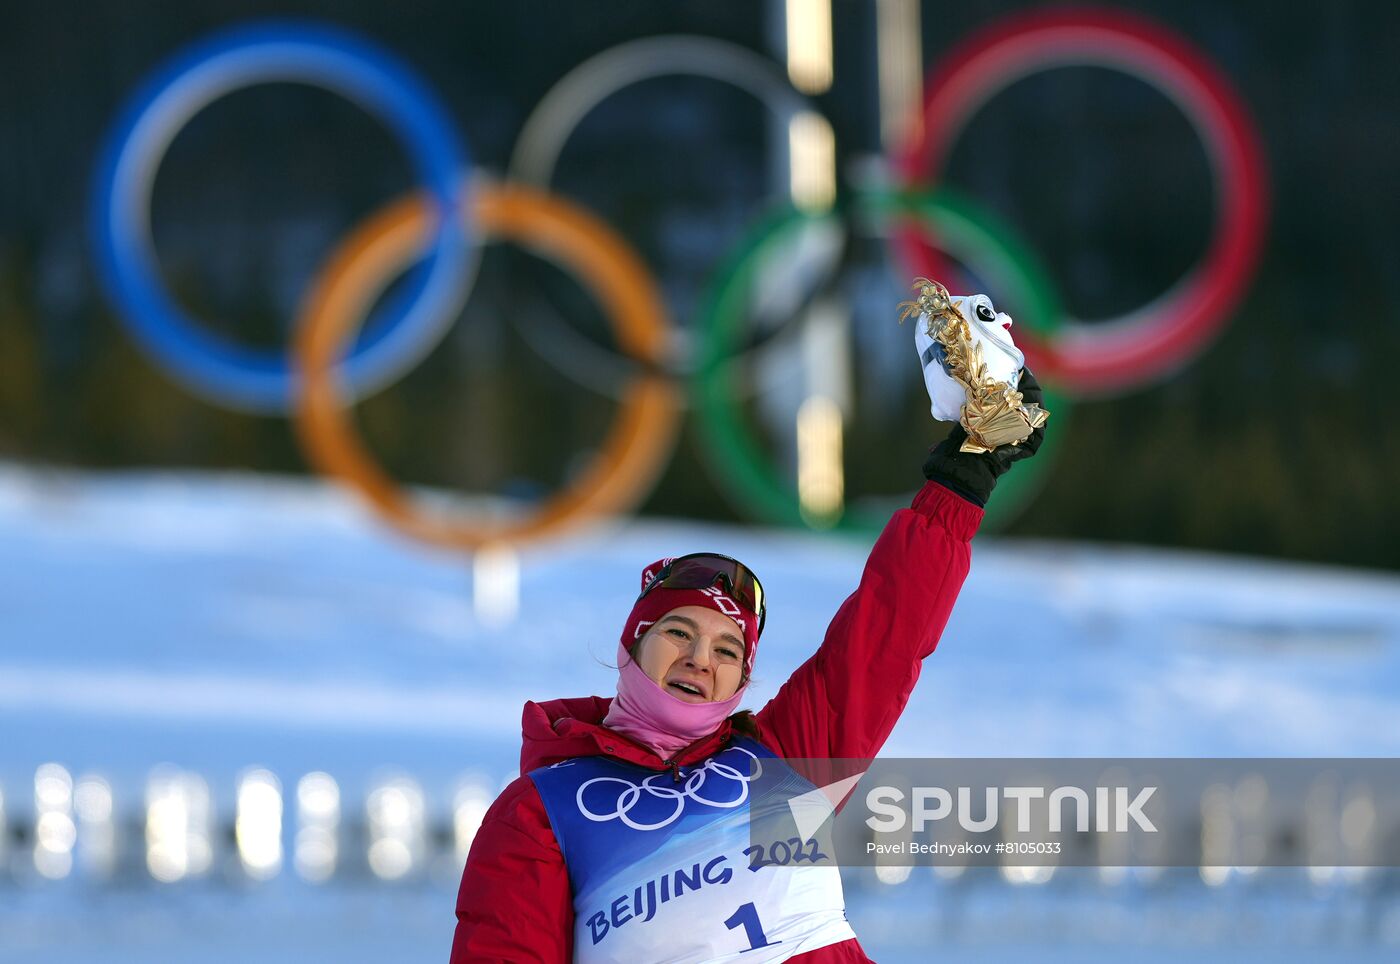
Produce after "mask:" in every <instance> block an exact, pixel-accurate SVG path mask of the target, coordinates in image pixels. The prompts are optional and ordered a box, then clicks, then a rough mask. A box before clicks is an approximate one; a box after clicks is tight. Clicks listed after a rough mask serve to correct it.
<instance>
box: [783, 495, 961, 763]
mask: <svg viewBox="0 0 1400 964" xmlns="http://www.w3.org/2000/svg"><path fill="white" fill-rule="evenodd" d="M981 521H982V509H980V508H978V507H977V506H975V505H973V504H972V503H971V502H968V501H966V500H965V499H961V498H959V497H958V496H957V495H955V494H953V493H952V492H951V491H949V490H948V489H945V488H944V487H942V486H941V485H938V484H937V483H935V482H929V483H926V484H925V485H924V487H923V489H922V490H921V491H920V492H919V494H918V495H917V496H915V498H914V503H913V506H912V507H911V508H908V509H900V510H899V511H898V512H896V513H895V514H894V516H893V518H891V519H890V521H889V523H888V524H887V525H886V526H885V530H884V532H882V533H881V534H880V538H879V539H878V540H876V542H875V547H874V548H873V549H872V550H871V551H870V557H869V559H867V560H866V563H865V571H864V572H863V573H862V574H861V578H860V585H859V586H857V587H856V591H855V592H853V593H852V594H851V595H850V596H849V597H847V599H846V601H845V602H844V603H842V604H841V608H840V609H839V610H837V612H836V616H835V618H834V619H832V621H831V625H830V626H829V627H828V628H827V631H826V638H825V639H824V640H823V642H822V644H821V647H820V648H819V649H818V650H817V651H816V653H815V654H814V655H813V656H812V657H811V658H810V659H808V660H807V661H806V662H805V663H803V664H802V666H801V667H799V668H798V670H797V672H795V673H793V675H792V678H791V679H789V680H788V681H787V682H786V683H784V684H783V687H782V689H780V690H779V691H778V694H777V695H776V696H774V697H773V699H771V700H770V701H769V702H768V704H767V705H766V706H765V707H764V708H763V709H762V710H760V711H759V712H758V714H757V720H756V722H757V724H758V728H759V733H760V735H761V736H762V738H763V741H764V743H765V744H767V745H768V746H769V747H771V748H772V749H773V750H774V752H776V753H778V754H779V755H780V756H783V757H787V758H790V759H800V758H803V757H810V758H822V759H825V758H843V757H845V758H852V757H873V756H874V755H875V754H876V753H878V752H879V750H880V747H881V746H883V745H884V743H885V740H886V738H887V737H889V735H890V731H891V730H893V729H894V725H895V723H896V722H897V721H898V719H899V714H900V713H902V712H903V711H904V706H905V704H906V703H908V701H909V694H910V693H911V692H912V691H913V689H914V684H915V683H916V682H918V679H919V668H920V664H921V662H922V660H923V659H924V657H925V656H928V655H929V654H930V653H932V652H933V650H934V647H935V646H937V645H938V638H939V636H941V635H942V633H943V627H944V626H945V625H946V624H947V622H948V616H949V614H950V613H951V612H952V611H953V603H954V602H956V601H957V598H958V592H959V591H960V590H961V589H962V584H963V580H964V579H966V578H967V571H968V565H969V563H970V561H971V555H972V551H971V546H970V542H971V539H972V535H973V533H974V532H976V530H977V526H978V524H979V523H980V522H981Z"/></svg>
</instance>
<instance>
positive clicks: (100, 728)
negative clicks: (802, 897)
mask: <svg viewBox="0 0 1400 964" xmlns="http://www.w3.org/2000/svg"><path fill="white" fill-rule="evenodd" d="M698 548H713V549H716V550H719V551H722V552H726V553H728V554H731V555H735V556H739V557H741V558H743V559H745V561H747V562H750V564H751V565H753V567H754V568H755V570H757V571H758V572H759V573H761V574H762V576H763V579H764V583H765V587H766V588H767V590H768V593H769V598H770V600H771V612H770V615H769V620H768V627H767V630H766V632H765V635H764V640H763V647H762V650H761V653H760V657H759V663H758V672H757V680H756V682H755V684H754V686H753V688H752V690H751V701H750V702H751V705H754V706H757V705H760V704H761V703H762V702H763V701H764V700H766V699H767V698H768V697H769V696H770V695H772V693H773V692H774V691H775V689H776V688H777V686H778V685H779V684H780V683H781V682H782V681H783V680H784V679H785V678H786V677H787V675H788V673H790V672H791V671H792V670H793V669H794V668H795V667H796V666H797V665H798V663H799V662H801V660H803V659H804V658H805V657H806V656H807V655H808V654H809V653H810V652H811V651H812V650H813V648H814V647H815V646H816V645H817V644H818V642H819V641H820V639H821V635H822V631H823V630H824V628H825V625H826V622H827V621H828V619H829V618H830V617H831V615H832V613H833V612H834V611H835V609H836V607H837V605H838V604H839V603H840V601H841V599H842V598H843V597H844V595H845V594H846V593H847V592H848V591H849V590H850V589H851V588H852V587H853V586H854V585H855V583H856V581H857V579H858V577H859V573H860V570H861V566H862V563H863V561H864V556H865V552H866V551H867V549H868V545H867V544H864V543H859V542H852V541H849V540H841V539H833V538H827V537H821V536H817V535H811V534H805V533H793V532H779V531H772V530H759V529H753V528H739V527H724V526H713V525H697V524H694V523H681V522H666V521H655V520H647V521H637V520H633V521H629V522H627V523H625V524H620V525H616V526H611V527H607V528H604V529H594V530H592V531H589V532H585V533H579V534H575V535H573V536H570V537H568V538H566V539H563V540H560V541H556V542H552V543H550V544H548V545H543V546H537V547H533V548H530V549H528V550H527V551H526V552H525V553H524V554H523V556H522V558H521V560H520V612H519V615H518V617H517V618H515V619H514V620H512V621H510V622H508V623H506V624H491V623H490V622H489V621H483V620H482V619H481V618H479V617H478V615H477V611H476V609H475V608H474V605H473V596H472V593H473V585H472V572H471V568H470V564H469V562H468V561H467V560H464V559H463V558H461V557H459V556H454V555H452V554H449V553H445V552H440V551H435V550H429V549H425V548H423V547H421V546H418V545H415V544H412V543H409V542H406V541H404V540H403V539H401V538H399V537H397V536H395V535H393V534H392V533H390V532H388V531H386V530H385V529H384V528H383V527H382V526H381V525H380V524H378V523H377V522H376V521H375V520H374V519H373V518H372V517H371V516H370V515H369V514H368V513H367V512H366V511H365V510H364V509H363V508H362V507H361V506H360V505H358V504H357V503H356V502H355V501H354V500H353V499H351V498H349V497H347V496H344V495H342V494H340V493H339V492H337V491H336V490H333V489H331V488H329V487H327V486H325V485H323V484H321V483H317V482H309V481H300V480H282V479H269V478H265V477H256V476H227V475H224V476H210V475H196V474H165V475H161V474H99V475H94V474H80V473H66V472H46V471H38V470H35V469H32V468H26V467H20V466H8V467H5V466H0V793H3V801H4V807H3V812H4V813H5V815H6V819H7V820H8V822H9V824H10V826H11V833H10V835H9V838H8V839H9V841H10V846H9V848H8V849H9V851H10V853H9V856H8V857H7V858H5V859H6V860H7V861H8V863H9V865H10V869H9V871H8V872H6V871H3V870H0V959H14V960H64V961H66V960H74V961H77V960H91V959H93V958H95V957H99V956H100V957H101V958H103V959H105V960H111V961H128V960H129V961H152V960H188V959H192V958H195V957H196V956H197V957H198V958H199V959H200V960H203V961H210V960H253V959H256V960H267V961H272V960H277V961H281V960H286V961H306V960H331V959H334V960H336V961H352V960H354V961H358V960H365V961H369V960H396V961H397V960H445V958H446V950H447V947H448V945H449V943H450V940H451V930H452V923H453V921H452V905H453V893H454V883H455V876H456V873H457V871H458V869H459V868H458V866H457V865H454V863H453V861H454V858H453V857H452V856H451V854H450V852H449V853H446V854H444V855H442V856H440V857H439V858H438V862H437V864H435V865H434V868H433V871H432V872H431V873H429V874H427V875H425V876H424V877H422V878H420V879H418V880H416V881H414V882H412V883H400V884H384V883H375V882H373V878H372V877H371V876H370V875H368V874H367V873H366V874H361V875H359V876H353V875H352V876H351V877H349V878H346V879H337V880H336V881H335V882H332V883H330V884H325V885H312V884H308V883H305V882H303V881H301V880H298V879H297V878H296V875H295V874H294V873H293V872H292V871H291V869H290V868H289V867H284V869H283V870H282V872H281V874H280V875H279V876H278V877H277V878H276V879H274V880H271V881H269V882H266V883H263V884H258V885H252V884H248V883H246V882H245V883H236V882H232V883H231V882H229V881H227V880H225V879H224V877H223V873H222V868H223V867H224V863H221V862H220V861H226V860H228V859H229V858H228V857H227V854H226V853H225V851H226V850H227V847H226V846H225V844H226V842H225V841H223V840H222V839H217V840H216V841H215V843H216V847H217V848H219V849H220V856H219V859H216V861H215V868H214V872H213V873H212V874H211V877H210V878H209V879H205V880H200V881H195V882H183V883H179V884H171V885H162V886H157V885H155V884H153V883H151V882H149V881H145V880H142V879H140V875H136V874H126V875H122V874H120V873H119V874H118V876H117V880H116V881H115V882H102V881H99V880H94V879H90V877H89V876H87V875H85V874H84V872H83V870H82V865H81V861H80V866H79V867H78V868H77V869H76V870H75V872H74V873H73V874H71V875H69V876H68V877H67V878H65V879H62V880H57V881H47V880H42V879H41V878H39V877H38V876H36V875H35V874H33V873H32V872H31V871H26V870H25V862H26V860H29V864H31V865H32V860H30V859H29V854H28V851H27V850H26V849H25V848H26V847H29V846H32V835H31V836H28V837H23V838H22V839H21V838H16V837H15V833H14V831H15V828H17V827H18V828H20V832H21V833H23V832H24V830H23V828H24V826H25V821H26V820H29V821H31V822H32V815H33V812H34V806H35V805H34V802H33V793H34V790H33V787H34V775H35V771H36V768H37V767H39V766H40V765H42V764H45V763H49V762H55V763H59V764H61V765H62V766H63V767H64V768H65V769H66V771H67V772H68V773H71V774H72V775H74V776H75V777H81V776H82V775H84V774H100V775H101V776H102V777H104V778H105V779H106V780H107V781H108V782H109V784H110V785H111V787H112V790H113V798H114V805H115V809H116V812H117V815H118V821H119V823H123V822H124V825H125V826H126V829H125V830H123V831H122V836H123V839H125V840H128V842H129V841H130V840H136V841H137V842H138V843H139V837H140V833H139V830H140V822H139V821H140V814H141V808H142V806H143V800H144V793H145V783H146V779H147V775H148V774H149V772H150V771H151V769H152V768H153V767H155V766H157V765H159V764H173V765H175V766H177V767H180V768H184V769H186V770H191V771H195V772H198V773H199V774H201V775H202V776H203V777H204V778H205V779H206V780H207V782H208V784H209V788H210V793H211V797H212V800H213V804H214V808H215V812H216V819H217V821H218V822H220V825H222V824H223V823H227V822H228V820H229V818H230V815H231V807H232V801H233V797H234V787H235V781H236V779H237V778H238V775H239V774H240V773H242V772H244V771H246V770H247V769H248V768H249V767H252V766H258V767H266V768H267V769H269V770H271V771H272V772H273V773H275V774H276V775H277V776H278V777H279V778H280V780H281V783H282V786H283V788H284V790H285V791H286V792H287V795H288V798H289V799H288V803H287V807H288V812H287V818H286V820H285V821H284V824H285V826H286V828H287V829H286V830H285V832H284V836H285V837H286V839H287V841H288V843H287V847H288V852H289V853H290V851H291V846H292V845H291V834H292V833H293V831H294V827H293V826H292V824H293V813H292V802H291V800H290V797H291V795H292V788H294V787H295V785H296V782H297V780H298V778H299V777H300V776H302V775H303V774H305V773H307V772H310V771H313V770H320V771H325V772H327V773H330V774H331V775H333V776H334V777H335V779H336V780H337V781H338V783H339V786H340V791H341V794H342V800H343V801H344V808H345V810H346V813H347V814H349V813H351V812H352V811H355V810H356V808H361V809H362V808H363V801H364V800H365V797H366V795H367V794H368V793H369V792H370V790H371V788H372V787H373V786H375V785H377V783H378V782H379V781H380V780H382V779H384V775H385V774H389V773H399V774H404V775H407V776H409V777H411V778H412V779H413V780H414V781H416V783H417V784H418V785H419V786H421V787H422V790H423V794H424V799H425V805H426V810H427V813H428V822H429V825H430V827H437V826H441V827H450V809H451V807H452V802H453V792H454V788H455V787H456V786H457V785H458V783H459V781H460V780H461V779H462V777H463V775H464V774H466V773H471V774H474V775H475V779H476V780H478V781H479V782H481V783H482V784H483V785H489V786H491V787H493V788H494V787H495V786H498V785H499V784H500V783H501V782H503V781H504V780H506V779H507V778H508V777H509V776H511V775H513V773H514V768H515V764H516V757H517V753H518V749H519V719H520V708H521V705H522V704H523V702H524V701H525V700H527V699H547V698H552V697H557V696H567V695H582V694H586V693H600V694H606V693H608V692H610V691H611V688H612V681H613V671H612V670H611V669H609V668H608V665H607V664H608V662H609V661H610V660H611V659H612V656H613V649H614V646H615V641H616V633H617V630H618V624H619V621H620V619H621V617H622V615H623V614H625V613H626V611H627V610H628V608H629V606H630V603H631V600H632V597H633V596H634V595H635V592H636V582H637V578H638V573H639V571H640V568H641V566H642V565H643V564H644V563H646V562H649V561H650V560H652V559H654V558H657V557H658V556H662V555H668V554H679V553H681V552H685V551H693V550H695V549H698ZM1008 592H1010V593H1012V594H1014V596H1017V597H1022V598H1023V601H1022V602H1018V603H1015V604H1013V605H1008V604H1007V603H1006V599H1007V598H1008ZM885 752H886V754H887V755H894V756H899V755H907V756H1057V755H1058V756H1395V755H1397V754H1400V579H1398V578H1396V577H1394V576H1391V575H1385V574H1375V573H1367V572H1362V571H1348V570H1340V569H1328V568H1320V567H1311V566H1302V565H1293V564H1287V563H1278V562H1263V561H1258V560H1250V559H1235V558H1227V557H1222V556H1213V555H1202V554H1193V553H1185V552H1168V551H1158V550H1151V551H1149V550H1141V549H1129V548H1121V547H1098V546H1088V545H1083V544H1052V543H1030V542H1024V541H1014V542H1013V541H1010V540H998V539H994V538H991V537H983V538H979V539H978V541H977V543H976V547H975V550H974V561H973V570H972V574H971V576H970V578H969V580H968V583H967V586H966V588H965V589H964V591H963V595H962V597H961V599H960V601H959V604H958V608H957V610H956V611H955V612H954V614H953V618H952V621H951V623H950V624H949V627H948V630H947V632H946V633H945V635H944V638H943V641H942V643H941V645H940V647H939V650H938V652H937V653H936V654H935V655H934V656H933V657H932V658H931V659H930V660H929V662H928V663H927V665H926V667H925V671H924V676H923V679H922V680H921V682H920V684H919V687H918V689H917V690H916V691H915V694H914V698H913V700H912V702H911V703H910V706H909V709H908V711H907V712H906V713H905V715H904V718H903V719H902V720H901V722H900V724H899V727H898V728H897V729H896V731H895V733H894V736H893V737H892V739H891V741H890V743H889V745H888V746H887V748H886V751H885ZM132 827H134V828H135V829H134V830H133V829H132ZM443 843H444V842H443V841H435V842H430V849H433V847H436V848H437V849H439V850H441V849H443V846H442V845H443ZM446 846H448V847H450V843H448V844H447V845H446ZM81 849H82V843H81V841H80V843H79V850H80V851H81ZM0 850H3V848H0ZM80 856H81V854H80ZM130 859H132V858H130V857H128V862H130ZM1092 873H1093V872H1092V871H1083V872H1079V873H1076V874H1064V873H1063V872H1062V874H1061V875H1060V876H1059V877H1058V878H1057V879H1055V880H1052V881H1051V882H1050V883H1048V884H1045V885H1042V886H1037V887H1012V886H1010V885H1007V884H1003V883H1001V882H1000V881H999V880H998V879H997V878H995V877H994V876H990V875H984V874H977V875H969V877H968V878H965V879H964V880H962V881H958V882H953V883H950V882H946V881H938V880H935V879H933V878H932V876H930V875H929V874H928V872H927V870H916V871H915V873H914V875H913V876H912V877H911V879H910V880H909V881H908V882H906V883H903V884H900V885H897V886H891V885H886V884H880V883H878V882H875V881H873V880H870V879H868V878H861V877H860V876H859V875H857V874H852V875H851V881H850V888H849V889H850V897H851V900H850V904H851V917H852V919H853V921H854V922H855V923H856V927H857V931H858V932H860V933H861V934H862V939H863V941H864V943H866V945H867V946H868V949H869V950H870V951H871V953H872V955H873V956H875V957H876V958H877V959H879V960H884V961H891V960H911V961H912V960H924V959H927V958H928V957H932V956H934V955H935V954H939V955H942V956H944V957H951V958H953V959H958V960H993V959H995V960H1005V959H1007V958H1008V957H1013V956H1018V955H1021V954H1024V955H1026V956H1029V955H1031V954H1032V953H1033V954H1034V955H1035V956H1036V957H1037V958H1041V959H1050V960H1083V959H1085V958H1086V957H1092V956H1095V955H1104V956H1106V955H1107V954H1110V953H1112V954H1115V955H1116V954H1118V953H1120V952H1121V951H1123V950H1124V949H1131V952H1132V954H1133V956H1134V958H1135V959H1139V960H1155V959H1161V960H1167V959H1176V958H1177V957H1179V956H1182V955H1184V954H1186V953H1190V954H1191V955H1192V956H1194V957H1198V958H1203V959H1206V960H1227V959H1229V960H1234V959H1241V958H1253V957H1257V958H1258V959H1264V958H1266V957H1267V958H1269V959H1277V958H1278V957H1280V956H1282V957H1286V958H1288V959H1296V958H1299V957H1301V958H1304V959H1319V960H1321V959H1328V960H1366V959H1378V958H1379V957H1383V956H1385V951H1388V952H1389V953H1396V950H1397V947H1400V897H1397V895H1396V893H1395V889H1394V883H1393V880H1392V881H1391V883H1390V884H1389V885H1388V886H1389V889H1386V885H1385V881H1386V880H1387V879H1389V878H1386V877H1384V875H1383V876H1382V877H1381V878H1379V880H1378V879H1376V878H1372V879H1371V880H1370V881H1369V882H1365V883H1361V884H1355V885H1337V884H1333V885H1331V886H1329V887H1328V888H1325V889H1318V888H1316V887H1313V886H1311V885H1307V884H1305V879H1304V877H1303V876H1302V875H1301V873H1299V872H1287V873H1285V872H1274V873H1273V874H1265V875H1263V876H1262V877H1260V878H1256V879H1251V880H1248V881H1236V882H1232V883H1229V884H1227V885H1226V886H1224V887H1220V888H1213V889H1212V888H1206V887H1205V886H1204V885H1203V884H1201V883H1200V882H1199V877H1193V876H1191V875H1189V874H1188V875H1187V877H1186V878H1184V879H1183V878H1182V877H1181V876H1180V875H1179V874H1178V875H1168V878H1167V882H1165V883H1159V884H1156V885H1152V886H1146V885H1141V884H1138V885H1132V886H1123V885H1112V886H1110V885H1106V884H1103V883H1100V882H1099V881H1098V880H1097V878H1094V877H1093V876H1092ZM1154 946H1158V947H1161V948H1163V949H1161V950H1158V951H1155V952H1153V951H1152V950H1151V949H1152V947H1154ZM1383 949H1384V950H1383ZM1149 953H1157V954H1159V955H1160V956H1159V957H1157V958H1154V957H1149V956H1147V955H1148V954H1149ZM1057 955H1058V956H1057Z"/></svg>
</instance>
